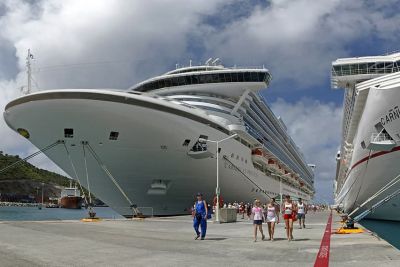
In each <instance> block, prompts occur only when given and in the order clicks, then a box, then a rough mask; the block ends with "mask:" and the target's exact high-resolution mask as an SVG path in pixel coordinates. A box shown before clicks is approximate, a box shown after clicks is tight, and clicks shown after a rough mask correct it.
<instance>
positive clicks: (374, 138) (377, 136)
mask: <svg viewBox="0 0 400 267" xmlns="http://www.w3.org/2000/svg"><path fill="white" fill-rule="evenodd" d="M391 140H393V139H392V137H391V136H390V135H389V134H387V133H373V134H372V135H371V142H384V141H391Z"/></svg>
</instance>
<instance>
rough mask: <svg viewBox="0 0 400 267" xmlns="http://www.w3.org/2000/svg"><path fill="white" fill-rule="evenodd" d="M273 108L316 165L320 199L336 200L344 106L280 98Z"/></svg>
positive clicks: (310, 161) (318, 196)
mask: <svg viewBox="0 0 400 267" xmlns="http://www.w3.org/2000/svg"><path fill="white" fill-rule="evenodd" d="M271 109H272V110H273V111H274V113H275V114H276V115H277V116H281V117H282V119H283V121H284V122H285V124H286V126H287V128H288V131H289V134H290V135H291V137H292V138H293V140H294V141H295V143H296V144H297V145H298V146H299V147H300V149H301V151H302V152H303V153H304V155H305V158H306V160H307V161H308V162H309V163H313V164H316V166H317V168H316V171H315V186H316V188H318V189H319V190H318V191H317V195H316V198H317V199H319V200H322V199H327V200H330V201H331V200H332V198H333V196H332V190H333V188H332V180H333V178H334V176H335V171H336V161H335V156H336V152H337V149H338V147H339V145H340V137H341V120H342V107H338V106H336V105H334V104H333V103H321V102H319V101H317V100H311V99H306V98H304V99H301V100H299V101H298V102H296V103H294V104H292V103H288V102H286V101H285V100H283V99H278V100H277V101H276V102H274V103H272V104H271Z"/></svg>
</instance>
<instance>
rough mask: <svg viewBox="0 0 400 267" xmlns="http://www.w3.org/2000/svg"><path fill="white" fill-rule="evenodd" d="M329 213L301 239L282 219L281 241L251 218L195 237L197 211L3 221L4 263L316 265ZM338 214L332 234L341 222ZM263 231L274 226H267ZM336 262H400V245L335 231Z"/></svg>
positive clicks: (310, 220)
mask: <svg viewBox="0 0 400 267" xmlns="http://www.w3.org/2000/svg"><path fill="white" fill-rule="evenodd" d="M328 216H329V213H328V212H317V213H315V214H312V213H311V214H308V216H307V221H306V225H307V229H301V230H300V229H298V224H295V226H296V227H295V229H294V238H295V241H292V242H288V241H287V240H286V238H285V233H284V231H285V229H284V227H283V223H280V224H279V225H278V226H277V228H276V233H275V241H274V242H271V241H261V238H259V241H258V242H256V243H254V242H253V237H252V229H253V228H252V224H251V222H250V221H248V220H246V219H245V220H241V219H239V221H238V222H237V223H231V224H213V223H212V222H210V223H209V224H208V234H207V238H206V240H203V241H200V240H194V232H193V228H192V220H191V217H190V216H182V217H169V218H151V219H145V220H116V221H114V220H111V221H101V222H96V223H83V222H80V221H45V222H0V266H296V267H299V266H314V263H315V260H316V257H317V254H318V253H319V249H320V245H321V239H322V236H323V234H324V232H325V227H326V223H327V220H328ZM338 220H339V217H338V216H336V215H335V216H334V218H333V223H332V232H333V231H334V229H336V228H338V227H339V224H338V223H337V221H338ZM264 231H267V227H266V225H264ZM329 265H330V266H352V267H355V266H363V267H366V266H374V265H376V266H378V265H379V266H385V267H388V266H400V251H399V250H397V249H395V248H393V247H392V246H391V245H389V244H388V243H387V242H386V241H384V240H380V239H378V238H376V237H375V236H373V235H372V234H371V233H368V232H365V233H362V234H352V235H335V234H333V235H332V236H331V247H330V261H329Z"/></svg>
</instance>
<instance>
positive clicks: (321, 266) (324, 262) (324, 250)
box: [314, 212, 332, 267]
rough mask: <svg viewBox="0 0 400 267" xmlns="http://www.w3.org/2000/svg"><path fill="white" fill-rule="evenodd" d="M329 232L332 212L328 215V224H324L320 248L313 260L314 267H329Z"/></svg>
mask: <svg viewBox="0 0 400 267" xmlns="http://www.w3.org/2000/svg"><path fill="white" fill-rule="evenodd" d="M331 231H332V212H331V214H330V215H329V218H328V223H327V224H326V228H325V233H324V236H323V237H322V240H321V246H320V247H319V251H318V254H317V258H316V259H315V263H314V267H327V266H329V251H330V248H331Z"/></svg>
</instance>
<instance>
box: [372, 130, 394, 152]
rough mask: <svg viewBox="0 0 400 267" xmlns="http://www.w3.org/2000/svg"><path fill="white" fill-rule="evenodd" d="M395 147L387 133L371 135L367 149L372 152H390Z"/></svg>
mask: <svg viewBox="0 0 400 267" xmlns="http://www.w3.org/2000/svg"><path fill="white" fill-rule="evenodd" d="M395 146H396V141H394V140H393V139H392V138H391V137H390V135H389V134H387V133H373V134H372V135H371V142H370V143H369V145H368V147H367V148H368V149H370V150H374V151H390V150H392V149H393V148H394V147H395Z"/></svg>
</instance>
